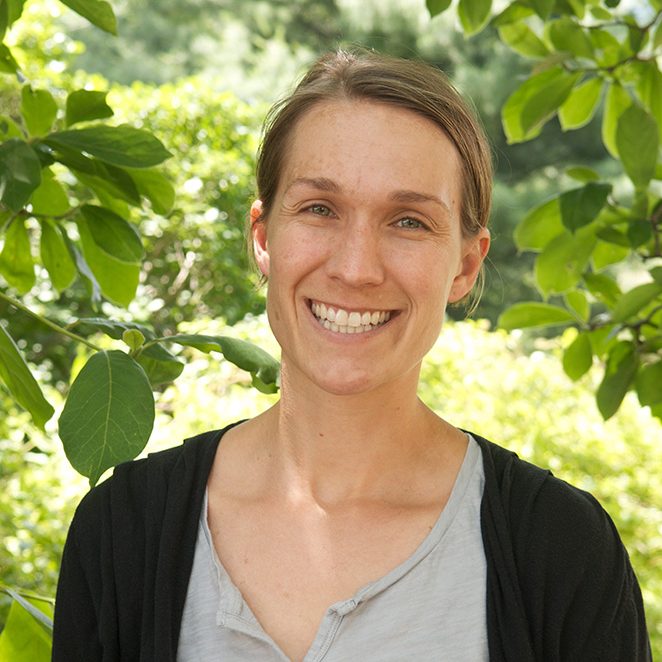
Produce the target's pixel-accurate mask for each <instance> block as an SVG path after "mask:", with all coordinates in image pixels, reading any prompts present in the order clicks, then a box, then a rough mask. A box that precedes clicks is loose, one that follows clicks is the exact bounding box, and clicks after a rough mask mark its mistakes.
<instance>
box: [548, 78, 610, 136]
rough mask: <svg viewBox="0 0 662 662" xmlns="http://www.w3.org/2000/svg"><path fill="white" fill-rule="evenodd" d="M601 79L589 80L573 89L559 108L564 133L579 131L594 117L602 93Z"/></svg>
mask: <svg viewBox="0 0 662 662" xmlns="http://www.w3.org/2000/svg"><path fill="white" fill-rule="evenodd" d="M602 85H603V83H602V79H600V78H591V80H588V81H586V82H585V83H582V84H581V85H578V86H577V87H575V88H574V89H573V90H572V92H570V95H569V96H568V98H567V99H566V100H565V101H564V102H563V105H562V106H561V107H560V108H559V121H560V122H561V127H562V128H563V130H564V131H567V130H569V129H579V128H580V127H582V126H584V125H585V124H588V123H589V122H590V121H591V120H592V119H593V116H594V115H595V111H596V110H597V108H598V102H599V101H600V92H601V91H602Z"/></svg>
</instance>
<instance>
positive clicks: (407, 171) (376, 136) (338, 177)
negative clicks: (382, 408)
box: [251, 100, 489, 394]
mask: <svg viewBox="0 0 662 662" xmlns="http://www.w3.org/2000/svg"><path fill="white" fill-rule="evenodd" d="M460 177H461V170H460V161H459V156H458V154H457V152H456V150H455V148H454V146H453V145H452V143H451V142H450V140H449V139H448V138H447V137H446V135H445V134H444V133H443V132H442V131H441V130H440V129H439V128H438V127H437V126H435V125H434V124H433V123H432V122H431V121H429V120H427V119H425V118H423V117H420V116H418V115H416V114H415V113H413V112H411V111H408V110H404V109H400V108H397V107H394V106H389V105H386V104H379V103H374V102H369V101H355V100H351V101H350V100H343V101H333V102H325V103H320V104H319V105H317V106H314V107H313V108H312V109H311V110H309V111H308V112H307V113H306V114H305V115H304V116H303V117H302V118H301V119H300V120H299V122H298V124H297V126H296V128H295V129H294V131H293V134H292V136H291V140H290V143H289V148H288V152H287V154H286V158H285V159H284V162H283V171H282V174H281V178H280V182H279V187H278V191H277V194H276V197H275V200H274V204H273V206H272V208H271V209H270V210H268V217H267V218H266V220H263V221H261V222H255V221H256V219H257V218H258V217H259V215H260V212H261V206H260V202H259V201H258V202H256V203H254V205H253V208H252V209H251V218H252V219H253V240H254V248H255V253H256V258H257V261H258V265H259V266H260V268H261V269H262V271H263V273H265V274H266V275H267V276H268V278H269V293H268V299H267V312H268V316H269V322H270V324H271V327H272V329H273V332H274V334H275V336H276V338H277V340H278V342H279V343H280V345H281V348H282V361H283V370H284V374H286V375H287V380H288V384H290V385H292V384H294V383H298V384H299V385H300V386H301V387H302V388H309V387H311V386H312V385H315V386H317V387H319V388H321V389H323V390H325V391H328V392H330V393H334V394H352V393H362V392H366V391H370V390H371V389H376V388H379V387H382V386H385V385H388V384H392V385H394V386H397V385H400V386H402V385H404V384H405V383H412V382H413V383H415V382H416V381H417V379H418V372H419V368H420V363H421V360H422V358H423V356H424V355H425V354H426V353H427V352H428V350H429V349H430V348H431V346H432V345H433V343H434V342H435V340H436V339H437V336H438V335H439V331H440V329H441V324H442V321H443V318H444V311H445V308H446V305H447V303H448V302H452V301H457V300H458V299H461V298H462V297H463V296H464V295H465V294H467V293H468V292H469V290H470V289H471V286H472V285H473V283H474V281H475V279H476V276H477V273H478V270H479V268H480V264H481V262H482V259H483V257H484V255H485V253H486V252H487V248H488V246H489V235H488V232H487V230H485V231H483V232H482V233H481V234H479V235H478V236H477V237H472V238H468V239H465V238H463V237H462V231H461V227H460V204H461V198H460V192H461V181H460Z"/></svg>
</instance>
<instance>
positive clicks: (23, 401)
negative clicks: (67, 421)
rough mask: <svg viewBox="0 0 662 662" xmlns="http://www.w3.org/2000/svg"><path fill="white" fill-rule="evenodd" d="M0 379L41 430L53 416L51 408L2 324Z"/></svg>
mask: <svg viewBox="0 0 662 662" xmlns="http://www.w3.org/2000/svg"><path fill="white" fill-rule="evenodd" d="M0 378H1V379H2V381H3V382H4V383H5V385H6V386H7V388H8V389H9V392H10V393H11V394H12V396H13V397H14V398H15V399H16V402H18V404H19V405H21V407H23V408H25V409H27V411H29V412H30V414H31V415H32V420H33V421H34V422H35V424H36V425H37V426H38V427H40V428H42V429H43V428H44V424H45V423H46V421H47V420H49V419H50V417H51V416H52V415H53V411H54V410H53V407H51V406H50V404H49V403H48V401H47V400H46V398H44V395H43V393H42V392H41V388H40V387H39V384H38V383H37V380H36V379H35V378H34V377H33V376H32V373H31V372H30V368H28V366H27V363H26V362H25V361H24V360H23V357H22V356H21V353H20V352H19V350H18V347H17V346H16V343H14V340H13V339H12V337H11V336H10V335H9V334H8V333H7V331H6V330H5V328H4V327H3V326H2V324H0Z"/></svg>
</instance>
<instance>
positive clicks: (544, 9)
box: [531, 0, 555, 21]
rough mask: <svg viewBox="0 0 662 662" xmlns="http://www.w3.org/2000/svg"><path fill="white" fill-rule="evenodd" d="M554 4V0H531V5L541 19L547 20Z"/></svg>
mask: <svg viewBox="0 0 662 662" xmlns="http://www.w3.org/2000/svg"><path fill="white" fill-rule="evenodd" d="M554 4H555V0H531V6H532V7H533V8H534V9H535V11H536V14H538V16H540V18H542V19H543V21H545V20H547V18H548V17H549V15H550V13H551V12H552V9H554Z"/></svg>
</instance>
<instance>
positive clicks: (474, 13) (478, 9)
mask: <svg viewBox="0 0 662 662" xmlns="http://www.w3.org/2000/svg"><path fill="white" fill-rule="evenodd" d="M491 9H492V0H460V2H459V4H458V7H457V14H458V16H459V17H460V23H461V24H462V28H463V30H464V32H465V34H467V35H471V34H475V33H476V32H479V31H480V30H482V29H483V28H484V27H485V24H486V23H487V21H488V19H489V17H490V11H491Z"/></svg>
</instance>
